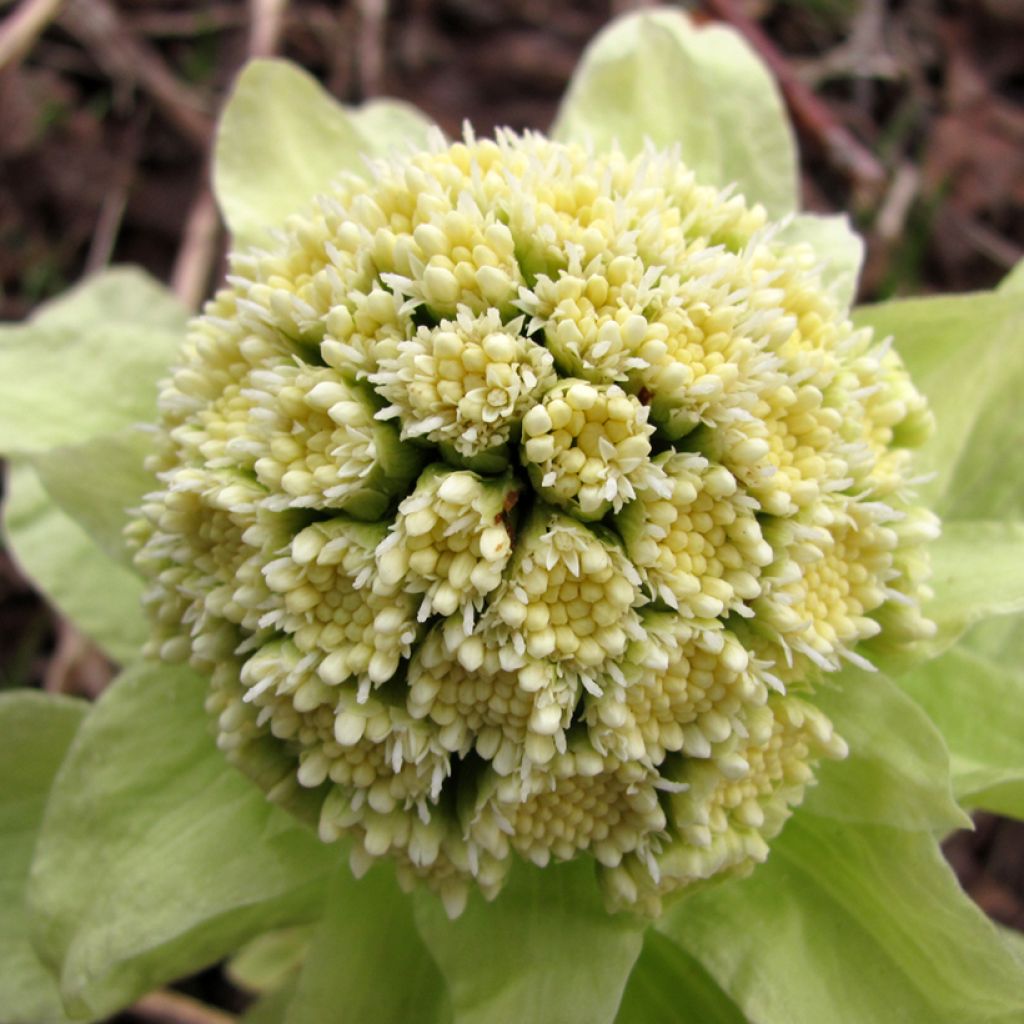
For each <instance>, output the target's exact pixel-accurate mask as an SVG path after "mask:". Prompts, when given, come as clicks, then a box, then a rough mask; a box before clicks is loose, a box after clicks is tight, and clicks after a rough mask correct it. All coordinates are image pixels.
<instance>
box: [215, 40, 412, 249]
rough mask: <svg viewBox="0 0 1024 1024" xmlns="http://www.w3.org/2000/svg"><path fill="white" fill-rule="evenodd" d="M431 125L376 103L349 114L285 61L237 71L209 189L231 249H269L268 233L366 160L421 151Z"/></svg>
mask: <svg viewBox="0 0 1024 1024" xmlns="http://www.w3.org/2000/svg"><path fill="white" fill-rule="evenodd" d="M430 127H431V123H430V121H429V120H428V119H427V118H426V117H425V116H424V115H423V114H421V113H420V112H419V111H418V110H416V108H415V107H412V106H410V105H409V104H406V103H400V102H398V101H394V100H376V101H374V102H372V103H370V104H368V105H367V106H366V107H364V108H362V109H359V110H348V109H346V108H345V107H343V106H342V105H341V104H340V103H338V101H337V100H335V99H334V98H333V97H332V96H331V95H330V94H329V93H328V92H327V91H326V90H325V89H324V88H323V87H322V86H321V85H320V83H319V82H317V80H316V79H315V78H313V76H312V75H310V74H309V73H308V72H306V71H304V70H302V69H301V68H299V67H297V66H296V65H294V64H291V63H289V62H288V61H284V60H254V61H251V62H250V63H249V64H247V65H246V67H245V68H244V69H243V70H242V73H241V74H240V75H239V77H238V80H237V81H236V83H235V87H234V90H233V91H232V94H231V96H230V97H229V99H228V102H227V105H226V107H225V108H224V112H223V114H222V116H221V120H220V125H219V128H218V131H217V140H216V145H215V148H214V158H213V187H214V191H215V193H216V195H217V202H218V204H219V205H220V210H221V214H222V215H223V217H224V220H225V221H226V222H227V225H228V228H229V229H230V230H231V234H232V237H233V240H234V243H235V245H237V246H247V245H260V244H266V242H267V240H268V238H269V236H268V233H267V229H268V228H275V227H279V226H281V225H282V224H283V223H284V222H285V220H286V219H287V218H288V217H289V216H290V215H291V214H293V213H299V212H301V211H303V210H304V209H306V207H308V205H309V203H310V202H311V200H312V199H313V197H314V196H316V195H317V194H318V193H322V192H326V191H327V190H328V188H329V187H330V185H331V183H332V182H333V181H334V180H335V178H337V177H338V175H340V174H341V172H342V171H350V172H352V173H354V174H360V175H365V174H366V157H368V156H383V155H384V154H386V153H387V152H388V151H389V150H391V149H392V148H395V147H403V146H407V145H409V143H412V144H414V145H422V144H423V143H424V142H425V140H426V137H427V133H428V131H429V130H430Z"/></svg>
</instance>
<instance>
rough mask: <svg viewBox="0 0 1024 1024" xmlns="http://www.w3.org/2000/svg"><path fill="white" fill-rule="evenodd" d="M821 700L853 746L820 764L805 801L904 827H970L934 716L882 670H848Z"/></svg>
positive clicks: (843, 817)
mask: <svg viewBox="0 0 1024 1024" xmlns="http://www.w3.org/2000/svg"><path fill="white" fill-rule="evenodd" d="M814 703H815V704H816V705H817V706H818V707H820V708H821V710H822V711H824V712H825V714H827V715H828V716H829V718H830V719H831V720H832V724H833V725H834V726H835V727H836V731H837V732H838V733H839V735H840V736H842V737H843V739H845V740H846V742H847V744H848V745H849V747H850V754H849V757H848V758H847V759H846V760H845V761H826V762H824V763H823V764H821V765H819V767H818V771H817V784H816V785H815V786H814V787H813V788H812V789H810V790H809V791H808V794H807V798H806V800H805V801H804V806H805V807H806V809H807V810H808V811H811V812H812V813H815V814H817V815H820V816H821V817H824V818H833V819H835V820H837V821H845V822H850V823H855V824H856V823H859V824H869V825H887V826H890V827H892V828H897V829H907V830H911V831H913V830H931V831H943V830H947V829H950V828H965V827H966V828H969V827H970V825H971V822H970V819H969V818H968V817H967V816H966V815H965V814H964V813H963V811H962V810H961V809H960V808H959V806H958V805H957V803H956V800H955V799H954V796H953V788H952V782H951V778H950V759H949V752H948V750H947V749H946V745H945V743H944V741H943V738H942V734H941V733H940V732H939V730H938V729H937V728H936V726H935V725H934V723H933V722H932V720H931V719H930V718H929V717H928V715H927V714H925V712H924V711H922V709H921V708H920V707H918V705H917V704H915V703H914V701H913V700H911V699H910V698H909V697H907V696H906V694H905V693H903V692H902V691H901V690H900V688H899V687H898V686H896V684H895V683H893V682H891V681H890V680H889V679H887V678H886V677H885V676H884V675H882V674H881V673H878V672H875V673H871V672H864V671H862V670H860V669H852V668H849V669H845V670H844V671H843V673H842V675H841V677H840V678H839V679H836V680H835V685H832V686H828V687H825V686H823V687H822V688H821V689H820V690H819V692H818V693H817V694H816V695H815V699H814Z"/></svg>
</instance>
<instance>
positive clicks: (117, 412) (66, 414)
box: [0, 324, 181, 454]
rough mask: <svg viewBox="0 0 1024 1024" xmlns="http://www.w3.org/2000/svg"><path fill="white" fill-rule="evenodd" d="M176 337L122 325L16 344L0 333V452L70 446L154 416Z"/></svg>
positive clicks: (36, 336) (35, 336)
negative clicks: (6, 339)
mask: <svg viewBox="0 0 1024 1024" xmlns="http://www.w3.org/2000/svg"><path fill="white" fill-rule="evenodd" d="M180 343H181V335H179V334H177V333H175V332H172V331H167V330H156V329H150V328H141V327H137V326H130V325H127V324H110V325H106V326H96V327H86V328H83V330H82V332H81V334H79V335H77V336H75V337H74V338H68V339H67V340H65V341H61V340H60V339H59V338H58V337H57V336H56V335H54V334H52V333H50V331H49V329H46V330H43V329H40V331H39V332H33V333H32V335H31V336H30V337H28V338H21V340H19V341H18V342H17V343H16V344H13V345H11V344H4V343H3V336H2V335H0V410H2V411H0V451H3V452H4V453H6V454H10V453H12V452H31V451H38V450H39V449H41V448H48V447H51V446H53V445H60V444H74V443H76V442H80V441H82V440H83V439H84V438H88V437H94V436H95V435H97V434H102V433H107V432H109V431H112V430H116V429H118V428H119V427H122V426H125V425H128V424H133V423H142V422H146V421H147V420H151V419H153V418H154V417H155V415H156V394H157V392H156V382H157V381H158V380H159V378H160V377H161V376H162V375H163V374H165V373H166V372H167V368H168V366H169V365H170V363H171V360H172V359H173V358H174V353H175V352H176V351H177V348H178V345H179V344H180Z"/></svg>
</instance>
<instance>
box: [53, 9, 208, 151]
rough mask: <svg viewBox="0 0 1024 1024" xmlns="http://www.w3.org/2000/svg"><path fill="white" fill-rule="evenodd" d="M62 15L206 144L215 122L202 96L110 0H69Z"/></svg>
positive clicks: (117, 73) (106, 61) (110, 69)
mask: <svg viewBox="0 0 1024 1024" xmlns="http://www.w3.org/2000/svg"><path fill="white" fill-rule="evenodd" d="M60 21H61V24H62V25H63V26H64V27H65V28H66V29H67V30H68V31H69V32H70V33H71V34H72V35H74V36H75V37H76V38H77V39H78V40H79V42H81V43H82V45H83V46H84V47H85V48H86V49H87V50H89V51H90V52H91V53H92V55H93V56H94V57H95V59H96V61H97V63H99V64H100V66H101V67H102V68H103V69H104V70H105V71H106V72H107V74H108V75H110V77H111V78H114V79H118V78H122V79H123V78H127V79H128V80H129V81H132V82H138V84H139V85H140V86H141V87H142V88H143V89H145V90H146V92H148V93H149V94H150V95H151V96H152V97H153V100H154V102H155V103H156V104H157V105H158V106H159V107H160V109H161V110H163V112H164V113H165V114H166V115H167V118H168V120H170V121H171V122H172V123H173V124H175V125H176V126H177V128H178V130H179V131H181V133H182V134H183V135H185V136H186V137H187V138H189V139H191V140H192V141H193V142H194V143H195V144H196V145H197V146H199V147H200V148H201V149H202V150H204V151H205V150H206V147H207V146H208V144H209V141H210V138H211V136H212V134H213V127H212V123H211V121H210V118H209V117H208V116H207V114H206V110H205V106H206V105H205V103H204V101H203V99H202V97H200V96H199V94H198V93H196V92H195V91H194V90H193V89H191V88H190V87H189V86H187V85H185V83H184V82H182V81H180V80H179V79H178V78H177V76H176V75H175V74H174V73H173V72H172V71H171V69H170V68H169V67H168V66H167V64H166V63H165V61H164V59H163V58H162V57H161V56H160V54H159V53H158V52H157V51H156V50H155V49H153V47H151V46H150V45H149V44H148V43H146V42H144V41H143V40H140V39H139V38H138V37H137V36H135V35H134V34H133V33H132V32H131V31H130V30H129V29H128V28H127V26H126V25H125V24H124V23H123V22H122V20H121V16H120V14H118V12H117V10H116V8H115V7H114V6H113V4H112V3H110V0H70V2H69V3H68V4H67V6H66V7H65V8H64V11H63V12H62V14H61V16H60Z"/></svg>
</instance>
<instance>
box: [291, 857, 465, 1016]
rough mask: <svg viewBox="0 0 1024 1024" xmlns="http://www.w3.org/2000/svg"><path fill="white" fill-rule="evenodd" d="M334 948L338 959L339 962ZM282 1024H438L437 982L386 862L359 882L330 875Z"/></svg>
mask: <svg viewBox="0 0 1024 1024" xmlns="http://www.w3.org/2000/svg"><path fill="white" fill-rule="evenodd" d="M339 950H345V955H344V956H343V957H339V955H338V954H339ZM284 1019H285V1022H286V1024H321V1022H323V1021H328V1020H330V1021H338V1022H347V1021H351V1022H352V1024H358V1022H361V1021H373V1022H374V1024H406V1022H407V1021H412V1020H415V1021H422V1022H423V1024H445V1022H447V1021H450V1020H451V1007H450V1005H449V1003H448V994H447V991H446V989H445V984H444V979H443V978H442V977H441V973H440V972H439V971H438V968H437V965H436V964H435V963H434V961H433V959H432V958H431V956H430V953H428V952H427V948H426V946H425V945H424V943H423V941H422V939H421V938H420V936H419V935H418V934H417V931H416V925H415V922H414V920H413V908H412V901H411V899H410V898H409V897H408V896H406V895H405V894H403V893H402V892H401V890H400V889H399V888H398V885H397V883H396V882H395V879H394V872H393V870H392V869H391V866H390V865H378V866H377V867H375V868H374V870H373V871H371V872H370V873H369V874H368V875H367V876H366V877H365V878H362V879H359V880H358V881H357V880H356V879H355V878H353V877H352V873H351V872H350V871H349V869H348V867H347V865H343V866H342V867H341V869H340V870H339V871H338V872H336V874H335V877H334V879H333V881H332V884H331V888H330V892H329V895H328V898H327V903H326V906H325V911H324V916H323V919H322V920H321V922H320V924H319V926H318V928H317V930H316V933H315V934H314V937H313V941H312V945H311V947H310V950H309V954H308V956H307V958H306V962H305V964H304V965H303V968H302V973H301V974H300V976H299V980H298V984H297V986H296V990H295V995H294V997H293V999H292V1001H291V1003H290V1005H289V1007H288V1010H287V1013H286V1015H285V1018H284Z"/></svg>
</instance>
